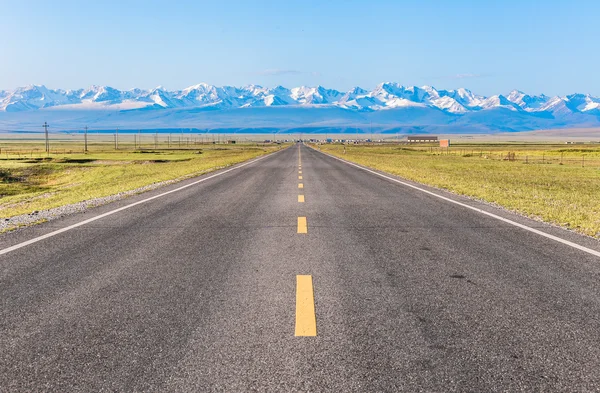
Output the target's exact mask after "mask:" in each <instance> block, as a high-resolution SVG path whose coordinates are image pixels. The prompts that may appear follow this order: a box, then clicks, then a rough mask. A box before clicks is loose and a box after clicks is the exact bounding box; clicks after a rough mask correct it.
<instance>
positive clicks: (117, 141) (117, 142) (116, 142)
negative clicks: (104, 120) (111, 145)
mask: <svg viewBox="0 0 600 393" xmlns="http://www.w3.org/2000/svg"><path fill="white" fill-rule="evenodd" d="M115 150H119V129H118V128H117V132H116V133H115Z"/></svg>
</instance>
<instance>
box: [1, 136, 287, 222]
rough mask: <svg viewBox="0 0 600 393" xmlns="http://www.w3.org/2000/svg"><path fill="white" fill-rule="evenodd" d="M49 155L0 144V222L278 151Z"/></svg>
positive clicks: (62, 151) (58, 151)
mask: <svg viewBox="0 0 600 393" xmlns="http://www.w3.org/2000/svg"><path fill="white" fill-rule="evenodd" d="M52 147H53V149H52V152H51V153H50V154H46V153H45V152H43V150H41V148H40V146H39V143H38V142H36V144H35V145H33V144H30V143H27V142H26V141H18V140H11V141H10V143H8V142H5V143H3V144H0V149H2V151H1V153H0V217H2V218H8V217H13V216H16V215H21V214H26V213H31V212H34V211H36V210H45V209H49V208H53V207H58V206H63V205H66V204H71V203H76V202H81V201H84V200H88V199H92V198H99V197H105V196H109V195H113V194H117V193H120V192H123V191H129V190H135V189H137V188H140V187H144V186H147V185H150V184H153V183H157V182H162V181H167V180H172V179H180V178H185V177H191V176H195V175H200V174H203V173H206V172H210V171H212V170H216V169H219V168H223V167H226V166H229V165H233V164H236V163H239V162H242V161H245V160H249V159H252V158H255V157H258V156H261V155H264V154H266V153H268V152H271V151H275V150H277V149H280V148H281V146H278V145H257V144H235V145H232V144H222V145H218V144H216V145H215V144H212V143H211V144H202V145H191V144H188V145H185V146H183V147H182V148H178V147H171V148H167V147H166V146H162V147H161V146H159V148H158V149H153V148H145V149H142V148H138V149H134V146H133V145H125V144H123V145H121V146H120V147H119V150H114V148H112V145H111V144H110V143H99V142H98V143H96V144H95V145H91V146H90V151H89V152H88V153H85V154H84V153H83V152H82V151H81V150H82V149H81V146H77V148H76V149H75V147H74V145H73V144H72V143H70V142H69V141H65V142H63V143H54V144H53V146H52Z"/></svg>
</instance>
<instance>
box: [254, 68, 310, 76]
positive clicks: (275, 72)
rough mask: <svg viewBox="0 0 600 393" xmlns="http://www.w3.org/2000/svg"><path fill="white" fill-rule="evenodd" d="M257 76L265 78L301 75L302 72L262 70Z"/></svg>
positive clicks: (273, 69) (278, 69) (274, 69)
mask: <svg viewBox="0 0 600 393" xmlns="http://www.w3.org/2000/svg"><path fill="white" fill-rule="evenodd" d="M258 74H259V75H267V76H280V75H298V74H303V72H302V71H298V70H282V69H280V68H271V69H268V70H263V71H260V72H259V73H258Z"/></svg>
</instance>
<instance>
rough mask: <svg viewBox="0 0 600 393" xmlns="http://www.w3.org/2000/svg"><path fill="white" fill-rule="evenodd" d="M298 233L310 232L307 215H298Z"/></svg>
mask: <svg viewBox="0 0 600 393" xmlns="http://www.w3.org/2000/svg"><path fill="white" fill-rule="evenodd" d="M298 233H308V225H307V224H306V217H298Z"/></svg>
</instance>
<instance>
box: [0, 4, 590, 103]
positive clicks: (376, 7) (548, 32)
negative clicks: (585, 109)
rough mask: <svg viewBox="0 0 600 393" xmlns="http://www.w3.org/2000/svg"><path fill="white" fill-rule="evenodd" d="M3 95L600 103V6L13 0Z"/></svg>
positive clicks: (1, 77) (0, 46)
mask: <svg viewBox="0 0 600 393" xmlns="http://www.w3.org/2000/svg"><path fill="white" fill-rule="evenodd" d="M0 10H1V13H0V32H1V34H2V37H3V38H2V39H1V40H0V89H13V88H15V87H18V86H24V85H27V84H45V85H46V86H48V87H51V88H79V87H87V86H89V85H91V84H98V85H110V86H113V87H116V88H120V89H128V88H133V87H141V88H151V87H155V86H157V85H162V86H164V87H165V88H168V89H180V88H184V87H187V86H189V85H193V84H196V83H199V82H206V83H210V84H216V85H235V86H241V85H247V84H251V83H253V84H260V85H264V86H275V85H278V84H281V85H284V86H287V87H293V86H298V85H310V86H313V85H317V84H321V85H323V86H326V87H331V88H336V89H340V90H346V89H349V88H351V87H352V86H355V85H358V86H361V87H363V88H366V89H372V88H373V87H374V86H375V85H376V84H377V83H380V82H383V81H394V82H400V83H402V84H404V85H419V86H420V85H425V84H427V85H433V86H435V87H438V88H457V87H467V88H470V89H472V90H474V91H475V92H478V93H481V94H495V93H507V92H508V91H510V90H511V89H513V88H518V89H520V90H523V91H525V92H528V93H531V94H539V93H546V94H549V95H554V94H561V95H562V94H568V93H573V92H584V93H591V94H594V95H600V33H599V31H598V28H597V26H599V25H600V1H522V0H521V1H512V0H505V1H487V0H486V1H479V0H478V1H466V0H464V1H461V0H455V1H452V2H449V1H353V0H348V1H338V0H332V1H287V0H286V1H281V0H280V1H259V0H256V1H250V0H249V1H241V0H240V1H205V2H204V1H171V2H167V1H156V0H145V1H141V0H139V1H138V0H120V1H113V0H104V1H101V2H100V1H97V2H96V1H79V0H54V1H41V0H37V1H36V0H29V1H12V0H0Z"/></svg>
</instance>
